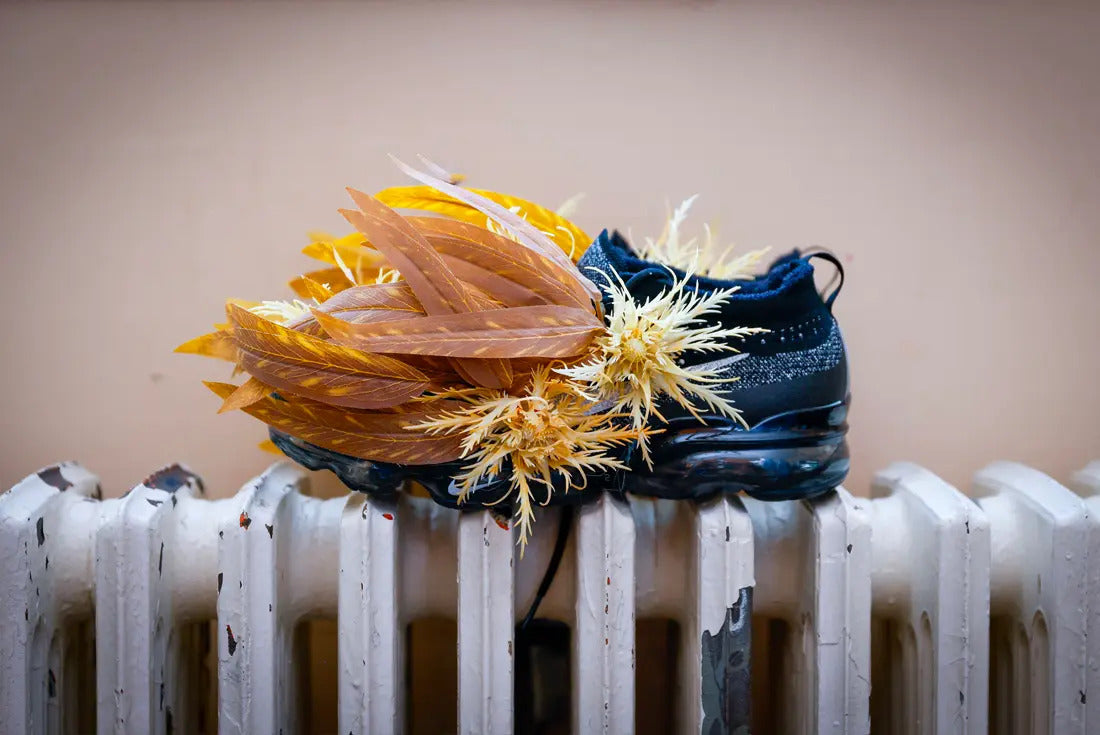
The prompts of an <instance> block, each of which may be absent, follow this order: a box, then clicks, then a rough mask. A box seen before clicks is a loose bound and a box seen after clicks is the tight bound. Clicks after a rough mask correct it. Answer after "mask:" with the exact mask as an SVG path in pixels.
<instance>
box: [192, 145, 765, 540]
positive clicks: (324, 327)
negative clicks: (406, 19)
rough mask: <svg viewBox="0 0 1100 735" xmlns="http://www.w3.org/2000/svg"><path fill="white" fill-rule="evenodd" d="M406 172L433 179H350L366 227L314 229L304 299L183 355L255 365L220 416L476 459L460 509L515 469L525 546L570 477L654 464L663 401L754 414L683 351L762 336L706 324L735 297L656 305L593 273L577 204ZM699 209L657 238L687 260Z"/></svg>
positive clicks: (263, 310)
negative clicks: (627, 460) (538, 510)
mask: <svg viewBox="0 0 1100 735" xmlns="http://www.w3.org/2000/svg"><path fill="white" fill-rule="evenodd" d="M398 165H399V166H400V167H401V168H402V170H404V171H405V173H407V174H408V175H409V176H410V177H412V178H413V179H415V180H417V181H419V182H420V184H421V185H419V186H404V187H394V188H389V189H384V190H382V191H380V192H378V193H377V194H375V195H374V196H369V195H367V194H364V193H362V192H359V191H356V190H354V189H349V190H348V193H349V195H350V197H351V201H352V203H353V204H354V207H353V208H349V209H342V210H340V212H341V214H343V216H344V217H345V218H346V219H347V221H348V222H349V223H350V224H351V226H352V227H353V228H354V230H355V231H354V232H353V233H352V234H349V235H346V236H344V237H339V238H336V237H331V236H328V235H323V234H317V235H314V236H313V238H312V242H311V243H310V244H309V245H308V246H307V247H306V248H305V250H304V253H305V254H306V255H309V256H311V257H313V258H315V259H317V260H319V261H321V262H322V263H323V264H324V267H323V268H321V269H319V270H314V271H311V272H308V273H305V274H303V275H300V276H298V277H296V278H294V279H293V280H291V281H290V287H291V289H293V291H294V292H295V294H296V296H297V298H296V299H294V300H291V301H262V302H259V303H248V302H243V301H239V300H230V301H229V302H228V303H227V305H226V315H227V321H226V322H225V323H224V324H219V325H217V327H216V329H215V331H214V332H211V333H210V334H205V335H203V336H201V337H198V338H196V339H193V340H191V341H189V342H187V343H185V344H183V345H181V346H180V347H179V348H178V351H180V352H189V353H196V354H200V355H206V356H210V357H215V358H220V359H223V360H227V361H229V362H232V363H233V364H234V365H235V366H236V367H235V373H234V374H235V375H236V374H244V375H247V376H248V377H247V379H246V380H245V381H244V382H243V383H241V384H239V385H237V384H232V383H224V382H210V383H207V385H208V387H209V388H210V389H211V390H212V391H213V392H214V393H216V394H217V395H218V396H220V397H221V398H222V399H223V404H222V409H221V410H222V411H228V410H234V409H239V410H242V411H244V412H246V413H248V414H250V415H251V416H254V417H255V418H258V419H260V420H261V421H263V422H264V423H266V424H268V425H269V426H271V427H273V428H276V429H278V430H280V431H282V432H285V433H287V434H289V435H291V436H294V437H297V438H299V439H301V440H303V441H305V442H309V443H311V444H314V445H316V446H319V447H322V448H325V449H328V450H331V451H334V452H339V453H341V454H345V455H350V456H352V457H357V458H361V459H364V460H370V461H377V462H388V463H397V464H404V465H431V464H439V463H444V462H451V461H454V460H464V462H465V463H464V464H463V469H462V471H461V473H460V474H458V476H456V477H455V482H456V484H457V486H458V487H459V489H460V490H461V495H460V497H459V500H460V502H461V501H462V500H463V499H464V498H466V496H467V495H468V493H469V492H470V490H471V489H472V488H474V487H475V486H476V485H477V484H478V483H479V482H481V481H483V480H485V479H488V478H494V477H497V476H501V477H504V476H508V477H509V478H510V493H509V495H510V496H511V499H512V505H513V508H514V513H515V522H516V524H517V526H518V529H519V543H520V544H521V545H525V544H526V542H527V539H528V536H529V534H530V531H531V524H532V523H533V521H534V516H535V513H534V506H535V505H536V504H538V503H540V502H545V499H547V498H548V497H549V494H550V493H551V492H552V489H553V483H554V480H555V478H557V479H558V485H559V488H562V487H563V488H564V490H565V491H567V492H568V491H570V490H571V489H572V490H573V491H580V490H583V488H584V484H585V478H586V476H587V475H588V474H589V473H591V472H593V471H627V469H628V468H627V467H626V466H625V465H624V464H623V462H622V460H621V459H620V457H621V454H622V452H621V451H619V450H621V449H622V448H623V447H626V446H628V445H632V444H633V445H637V446H638V447H639V448H640V451H641V454H642V456H644V457H645V458H646V461H649V454H648V440H649V438H650V437H651V436H652V435H653V434H654V433H656V432H657V431H659V430H660V428H659V423H660V420H661V417H660V415H659V413H658V411H657V408H656V405H657V404H656V401H657V399H658V398H659V397H661V396H668V397H669V398H670V399H672V400H674V401H675V402H677V403H679V404H681V405H683V406H685V407H688V408H689V410H691V411H692V412H695V411H696V410H697V409H696V408H695V406H697V405H705V406H708V407H709V408H710V409H711V410H716V411H720V412H722V413H724V414H725V415H728V416H730V417H733V418H735V419H737V418H739V414H738V412H737V409H736V408H735V407H734V406H732V405H731V404H730V402H729V401H728V400H727V399H726V398H724V397H723V396H722V395H720V394H719V393H717V392H715V391H714V390H712V388H711V385H712V384H713V383H714V382H715V379H714V376H712V375H710V374H708V373H706V372H705V371H692V370H690V369H687V368H684V367H682V366H681V365H680V364H679V363H678V357H679V356H680V355H681V354H683V353H685V352H689V351H698V350H702V351H717V350H732V349H733V348H731V347H730V346H729V339H730V338H738V337H742V336H744V335H747V334H751V333H753V332H755V331H757V330H754V329H751V328H738V329H732V330H731V329H722V328H719V327H717V326H712V325H708V324H707V316H708V315H709V314H711V313H713V312H714V310H715V309H717V308H718V307H719V306H721V304H722V303H723V302H724V301H725V300H726V299H728V297H729V295H730V293H732V291H714V292H710V293H707V294H705V295H703V294H699V293H697V292H696V291H694V290H692V289H690V288H689V287H688V281H689V279H688V278H686V277H682V278H674V279H673V285H672V286H671V287H670V288H669V289H668V290H667V291H665V292H664V293H663V294H662V295H660V296H659V297H657V298H653V299H650V300H648V301H646V302H644V303H638V302H636V301H634V300H633V299H632V298H631V296H630V294H629V292H628V290H627V288H626V286H625V285H624V284H623V283H622V282H621V281H619V280H617V276H615V275H614V274H611V275H608V274H603V273H593V274H584V273H582V272H581V271H580V270H578V268H577V266H576V264H575V261H576V259H578V258H579V257H580V256H581V254H582V253H583V251H584V249H585V248H586V247H587V245H588V243H589V242H591V240H590V238H589V237H588V236H587V235H586V234H585V233H584V232H583V231H582V230H581V229H580V228H579V227H577V226H576V225H575V224H573V223H572V222H570V221H569V220H568V219H566V218H565V216H563V215H562V214H560V213H558V212H555V211H552V210H550V209H547V208H545V207H541V206H539V205H537V204H535V203H533V202H530V201H526V200H523V199H520V198H517V197H514V196H509V195H506V194H501V193H497V192H493V191H487V190H479V189H471V188H465V187H463V186H460V182H461V178H460V177H455V176H451V175H449V174H447V173H446V172H445V171H442V170H441V169H438V168H437V167H434V166H429V168H430V169H431V170H429V171H420V170H416V169H413V168H410V167H408V166H405V165H403V164H400V163H399V164H398ZM689 206H690V203H686V205H682V206H681V210H682V212H681V210H677V211H678V214H677V215H676V217H674V218H673V219H674V220H675V221H672V222H671V227H670V228H666V232H665V234H664V235H663V236H662V237H661V238H659V239H658V240H657V241H651V242H650V248H651V249H653V248H656V249H657V250H661V249H662V248H663V249H664V251H672V252H669V253H666V255H670V256H675V257H674V258H672V259H673V261H674V262H675V261H676V260H677V259H679V258H682V257H684V253H686V252H688V251H689V250H690V249H691V248H690V247H688V246H687V245H686V244H684V243H680V242H679V240H678V238H679V235H678V226H679V223H680V222H681V221H682V219H683V214H686V207H689ZM398 209H400V210H405V211H407V212H413V213H415V214H404V215H403V214H400V213H398V212H397V211H396V210H398ZM677 218H678V219H677ZM670 237H671V241H670ZM708 241H709V240H708ZM693 252H694V255H693V256H692V257H693V258H694V259H695V260H697V258H698V252H699V249H698V248H696V249H695V250H694V251H693ZM751 255H752V254H750V256H751ZM756 257H758V256H756ZM746 262H752V258H751V257H750V258H749V260H748V261H744V260H741V261H738V264H737V266H736V267H738V268H739V267H741V266H743V265H745V263H746ZM682 264H683V263H681V265H682ZM688 270H691V269H690V267H689V268H688ZM724 270H725V271H729V270H730V268H729V267H728V264H727V267H725V268H724ZM589 276H591V277H592V280H590V278H589ZM604 295H606V296H607V298H606V300H605V299H604ZM605 304H607V310H606V313H605V306H604V305H605ZM697 402H698V403H697Z"/></svg>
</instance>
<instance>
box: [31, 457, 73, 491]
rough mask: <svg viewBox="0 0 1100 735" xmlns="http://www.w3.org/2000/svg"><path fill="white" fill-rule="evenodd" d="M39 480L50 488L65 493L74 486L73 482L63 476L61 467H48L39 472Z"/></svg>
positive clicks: (56, 465) (57, 465)
mask: <svg viewBox="0 0 1100 735" xmlns="http://www.w3.org/2000/svg"><path fill="white" fill-rule="evenodd" d="M38 479H39V480H41V481H42V482H44V483H46V484H47V485H49V486H50V487H55V488H57V489H58V490H60V491H61V492H65V491H66V490H68V489H69V488H71V487H72V486H73V484H72V483H71V482H69V481H68V480H66V479H65V476H64V475H62V474H61V465H59V464H55V465H54V466H53V467H47V468H46V469H44V470H41V471H39V473H38Z"/></svg>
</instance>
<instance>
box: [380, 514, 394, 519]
mask: <svg viewBox="0 0 1100 735" xmlns="http://www.w3.org/2000/svg"><path fill="white" fill-rule="evenodd" d="M382 517H383V518H385V519H386V520H387V521H392V520H393V513H383V514H382Z"/></svg>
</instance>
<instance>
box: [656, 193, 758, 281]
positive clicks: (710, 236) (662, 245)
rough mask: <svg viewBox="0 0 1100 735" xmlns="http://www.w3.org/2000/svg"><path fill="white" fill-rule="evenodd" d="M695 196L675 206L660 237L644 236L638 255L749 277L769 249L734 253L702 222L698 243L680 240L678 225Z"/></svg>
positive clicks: (705, 272) (708, 271)
mask: <svg viewBox="0 0 1100 735" xmlns="http://www.w3.org/2000/svg"><path fill="white" fill-rule="evenodd" d="M698 198H699V195H698V194H696V195H694V196H690V197H688V198H687V199H685V200H684V201H683V202H681V203H680V206H678V207H676V209H675V210H674V211H673V212H672V213H671V214H670V215H669V216H668V219H667V220H666V221H665V227H664V229H663V230H662V231H661V234H660V236H658V237H657V239H656V240H654V239H652V238H648V237H647V238H646V239H645V244H644V245H643V246H642V247H641V248H640V254H641V256H642V257H643V258H645V259H646V260H653V261H656V262H658V263H665V264H666V265H671V266H674V267H676V268H679V269H680V270H683V271H694V272H695V273H697V274H698V275H701V276H708V277H710V278H721V279H723V280H733V279H736V278H748V277H751V275H752V271H753V269H754V268H755V267H756V266H757V264H759V263H760V260H761V259H762V258H763V257H764V256H765V255H766V254H767V252H768V250H769V249H770V248H762V249H760V250H750V251H749V252H747V253H742V254H741V255H737V256H734V254H733V253H734V248H733V246H732V245H727V246H725V247H721V246H719V245H718V244H717V239H716V238H715V236H714V233H713V231H712V230H711V227H710V225H703V242H702V244H700V243H699V242H698V240H697V239H696V238H694V237H693V238H691V239H689V240H683V239H682V236H681V233H680V228H681V227H682V226H683V224H684V222H685V220H687V216H688V212H689V211H690V210H691V207H692V205H693V204H695V200H696V199H698ZM696 265H697V266H698V267H697V269H696V267H695V266H696Z"/></svg>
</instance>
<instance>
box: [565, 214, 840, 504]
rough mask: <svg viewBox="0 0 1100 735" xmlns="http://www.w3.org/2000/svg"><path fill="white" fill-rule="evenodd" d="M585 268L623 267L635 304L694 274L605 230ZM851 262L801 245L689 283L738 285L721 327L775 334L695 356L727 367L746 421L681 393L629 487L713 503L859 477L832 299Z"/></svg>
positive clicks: (631, 458) (630, 458) (811, 490)
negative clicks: (761, 266) (736, 271)
mask: <svg viewBox="0 0 1100 735" xmlns="http://www.w3.org/2000/svg"><path fill="white" fill-rule="evenodd" d="M817 258H820V259H823V260H826V261H828V262H829V263H831V264H832V265H833V266H834V267H835V268H836V269H837V272H838V275H839V279H840V283H839V284H838V285H837V287H836V289H835V290H833V292H832V293H831V294H830V295H829V296H827V297H826V298H822V296H821V295H820V294H819V293H818V291H817V288H816V286H815V284H814V269H813V266H812V264H811V261H812V260H813V259H817ZM578 267H580V268H581V269H582V271H583V270H584V269H585V268H590V269H591V268H595V269H598V270H600V271H603V272H609V271H614V272H616V273H617V274H618V275H619V277H620V278H622V280H623V281H624V282H625V284H626V286H627V289H628V291H629V292H630V295H631V296H632V297H633V298H634V300H635V301H645V300H646V299H648V298H651V297H654V296H657V295H659V294H660V293H662V292H663V291H665V290H666V289H668V288H669V286H670V284H671V283H672V281H673V279H674V278H683V277H684V274H683V272H681V271H678V270H676V269H671V272H670V269H669V268H667V267H666V266H664V265H661V264H659V263H654V262H649V261H645V260H642V259H641V258H639V257H638V256H637V255H636V254H635V253H634V251H633V250H632V249H631V248H630V246H629V245H628V244H627V243H626V241H625V240H624V239H623V238H622V237H621V236H620V235H619V234H618V233H613V234H610V235H609V234H608V233H607V232H606V231H605V232H604V233H602V234H601V235H600V237H599V238H597V239H596V241H595V243H594V244H593V245H592V246H591V247H589V249H588V250H587V252H586V253H585V254H584V256H583V257H582V258H581V260H580V261H579V262H578ZM842 284H843V269H842V267H841V264H840V262H839V261H837V259H836V258H835V257H834V256H832V255H831V254H829V253H825V252H814V253H808V254H802V253H799V252H798V251H794V252H792V253H790V254H788V255H785V256H783V257H781V258H779V259H777V260H776V261H775V262H773V263H772V265H771V266H770V268H769V269H768V271H767V273H765V274H763V275H761V276H758V277H756V278H753V279H747V280H738V281H722V280H716V279H710V278H703V277H694V278H691V279H689V280H688V282H687V289H689V290H690V289H693V288H698V289H699V291H701V292H708V291H713V290H717V289H728V288H731V287H737V288H738V291H737V292H736V293H735V294H733V296H732V297H730V298H729V300H728V302H727V303H726V304H725V305H724V306H723V307H722V309H721V311H720V313H719V314H718V315H717V317H716V318H717V320H718V321H719V322H720V323H721V324H722V325H730V326H734V325H738V326H752V327H762V328H766V329H768V330H769V331H768V332H767V333H764V334H757V335H752V336H749V337H747V338H745V339H744V340H743V341H741V342H739V343H737V345H736V347H737V349H738V350H739V352H738V353H735V354H726V355H723V356H720V357H717V358H716V357H715V355H714V354H707V353H698V352H696V353H686V358H687V359H686V360H685V361H684V363H683V365H684V366H693V367H696V368H705V369H708V370H713V371H717V372H718V375H719V377H728V378H729V382H727V383H723V384H720V385H718V386H716V387H714V386H712V387H714V388H715V390H717V391H718V392H720V393H722V394H723V395H724V397H726V398H728V399H729V400H730V402H731V403H732V404H733V405H734V407H735V408H737V409H738V410H740V411H741V413H742V416H743V418H744V420H745V422H746V424H747V427H748V428H747V429H746V427H745V426H742V425H740V424H738V423H737V422H735V421H733V420H732V419H730V418H728V417H725V416H722V415H720V414H717V413H715V412H714V411H709V410H707V409H706V407H705V406H698V409H699V411H700V415H701V417H702V418H703V419H704V420H705V422H706V424H705V425H704V424H703V423H700V421H699V419H697V418H695V417H694V416H692V415H691V414H690V413H689V412H688V411H687V410H686V409H684V408H682V407H681V406H679V405H677V404H676V403H675V402H674V401H672V400H669V399H667V398H666V399H664V400H662V401H661V402H660V403H659V404H658V410H659V412H660V414H661V415H662V416H664V418H665V419H667V424H661V425H659V426H658V427H657V428H662V429H663V431H662V432H661V433H659V434H657V435H656V436H654V437H653V438H652V439H651V440H650V454H651V457H652V460H653V462H652V468H650V467H647V466H646V463H645V462H644V461H642V458H641V457H640V455H639V453H638V452H637V451H636V450H635V451H629V452H628V453H627V457H626V458H625V461H626V463H627V464H628V465H629V466H630V469H631V471H629V472H620V473H616V479H617V482H616V483H615V487H616V488H617V489H618V490H620V491H625V492H630V493H635V494H638V495H648V496H655V497H660V498H692V499H702V498H705V497H708V496H711V495H714V494H716V493H719V492H738V491H744V492H746V493H748V494H749V495H751V496H753V497H756V498H760V499H763V500H788V499H794V498H807V497H812V496H814V495H818V494H820V493H823V492H826V491H828V490H830V489H832V488H834V487H836V486H837V485H839V484H840V483H841V482H842V481H843V480H844V478H845V477H846V476H847V474H848V445H847V441H846V439H845V434H846V433H847V429H848V425H847V415H848V404H849V392H848V367H847V359H846V355H845V347H844V342H843V340H842V339H841V335H840V329H839V328H838V326H837V323H836V319H834V317H833V315H832V311H831V308H832V304H833V301H834V299H835V298H836V295H837V293H838V292H839V290H840V286H841V285H842Z"/></svg>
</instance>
